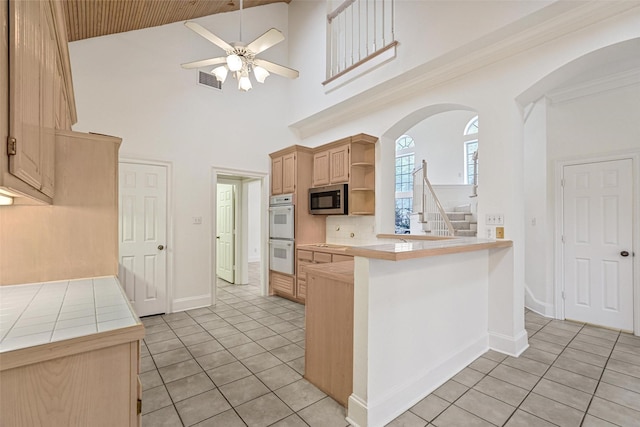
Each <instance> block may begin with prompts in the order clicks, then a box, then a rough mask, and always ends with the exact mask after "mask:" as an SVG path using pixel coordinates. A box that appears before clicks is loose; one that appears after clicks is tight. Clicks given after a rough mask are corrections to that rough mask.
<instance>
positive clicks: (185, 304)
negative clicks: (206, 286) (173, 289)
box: [171, 294, 212, 313]
mask: <svg viewBox="0 0 640 427" xmlns="http://www.w3.org/2000/svg"><path fill="white" fill-rule="evenodd" d="M211 303H212V300H211V294H207V295H198V296H195V297H187V298H178V299H174V300H173V303H172V304H171V312H172V313H176V312H178V311H185V310H193V309H194V308H200V307H209V306H210V305H211Z"/></svg>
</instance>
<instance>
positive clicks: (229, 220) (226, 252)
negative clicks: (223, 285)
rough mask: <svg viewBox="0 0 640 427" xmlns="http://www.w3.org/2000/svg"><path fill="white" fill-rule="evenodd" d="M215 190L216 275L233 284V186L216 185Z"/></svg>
mask: <svg viewBox="0 0 640 427" xmlns="http://www.w3.org/2000/svg"><path fill="white" fill-rule="evenodd" d="M217 188H218V203H217V211H216V218H217V224H216V242H217V244H216V254H217V255H216V274H217V275H218V277H220V278H221V279H223V280H226V281H227V282H229V283H234V274H233V272H234V252H235V245H234V243H235V239H234V225H235V220H234V219H235V198H234V191H233V190H234V186H233V185H231V184H218V187H217Z"/></svg>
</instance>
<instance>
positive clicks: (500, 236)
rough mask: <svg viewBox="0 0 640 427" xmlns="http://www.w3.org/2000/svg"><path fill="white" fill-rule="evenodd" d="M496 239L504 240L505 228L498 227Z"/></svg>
mask: <svg viewBox="0 0 640 427" xmlns="http://www.w3.org/2000/svg"><path fill="white" fill-rule="evenodd" d="M496 239H504V227H496Z"/></svg>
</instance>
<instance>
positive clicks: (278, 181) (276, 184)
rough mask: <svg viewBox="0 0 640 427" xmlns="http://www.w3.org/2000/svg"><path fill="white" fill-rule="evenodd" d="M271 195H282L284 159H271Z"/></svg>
mask: <svg viewBox="0 0 640 427" xmlns="http://www.w3.org/2000/svg"><path fill="white" fill-rule="evenodd" d="M271 194H272V195H277V194H282V157H276V158H275V159H271Z"/></svg>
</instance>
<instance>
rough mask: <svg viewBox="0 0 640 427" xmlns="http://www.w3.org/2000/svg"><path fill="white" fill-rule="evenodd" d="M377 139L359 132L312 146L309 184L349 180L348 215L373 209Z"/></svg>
mask: <svg viewBox="0 0 640 427" xmlns="http://www.w3.org/2000/svg"><path fill="white" fill-rule="evenodd" d="M377 140H378V138H376V137H373V136H371V135H366V134H363V133H361V134H358V135H354V136H351V137H348V138H343V139H340V140H338V141H334V142H330V143H328V144H325V145H321V146H319V147H316V149H315V150H314V155H313V180H312V186H313V187H322V186H325V185H332V184H342V183H347V184H349V187H348V188H349V190H348V191H349V194H348V204H349V215H373V214H374V213H375V165H376V146H375V143H376V141H377Z"/></svg>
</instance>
